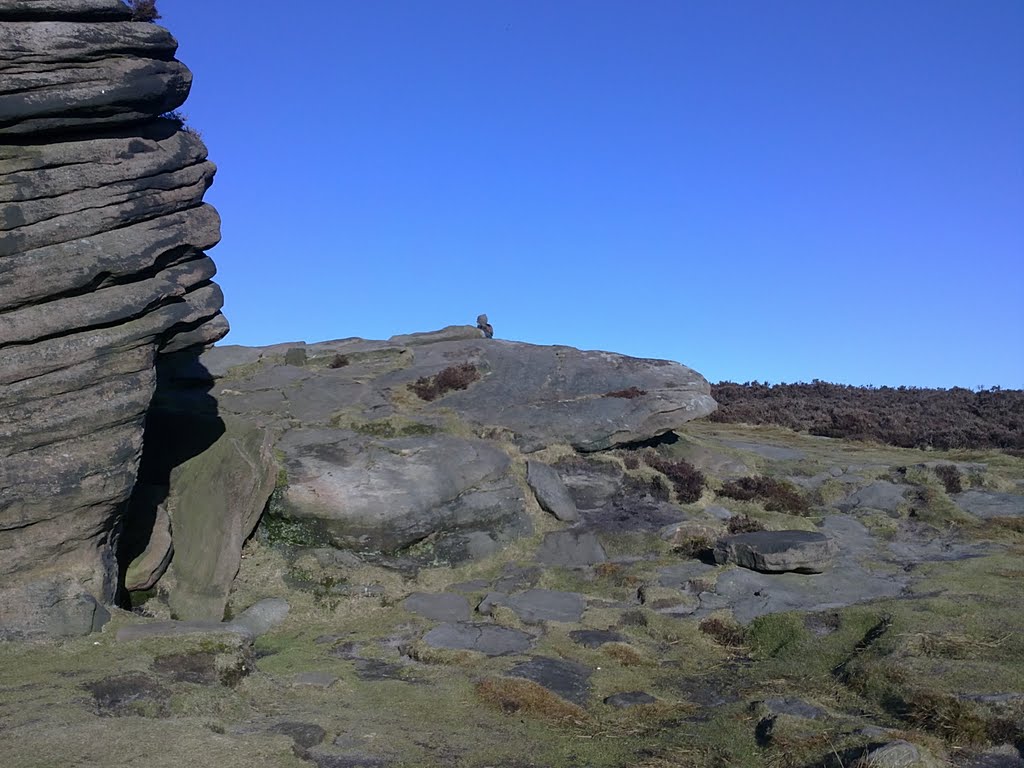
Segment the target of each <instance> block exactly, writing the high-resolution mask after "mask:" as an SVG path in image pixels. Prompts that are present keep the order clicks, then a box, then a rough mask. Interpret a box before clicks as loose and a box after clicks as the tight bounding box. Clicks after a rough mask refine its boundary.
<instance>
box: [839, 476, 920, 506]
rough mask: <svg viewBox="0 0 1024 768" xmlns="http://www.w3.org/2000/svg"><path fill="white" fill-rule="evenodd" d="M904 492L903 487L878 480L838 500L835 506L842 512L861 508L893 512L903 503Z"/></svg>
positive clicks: (905, 488)
mask: <svg viewBox="0 0 1024 768" xmlns="http://www.w3.org/2000/svg"><path fill="white" fill-rule="evenodd" d="M906 490H907V486H905V485H897V484H896V483H890V482H889V481H887V480H878V481H876V482H874V483H871V485H867V486H865V487H863V488H861V489H859V490H856V491H854V492H853V493H851V494H849V495H848V496H846V497H845V498H843V499H840V500H839V501H837V502H836V504H835V506H836V507H837V508H838V509H840V510H842V511H843V512H850V511H852V510H855V509H861V508H867V509H878V510H881V511H882V512H895V511H896V510H897V508H898V507H899V505H900V504H902V503H903V495H904V493H906Z"/></svg>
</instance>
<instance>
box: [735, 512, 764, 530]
mask: <svg viewBox="0 0 1024 768" xmlns="http://www.w3.org/2000/svg"><path fill="white" fill-rule="evenodd" d="M726 527H727V528H728V530H729V533H753V532H754V531H763V530H764V523H762V522H761V521H760V520H754V519H753V518H752V517H747V516H746V515H733V516H732V517H730V518H729V522H728V523H726Z"/></svg>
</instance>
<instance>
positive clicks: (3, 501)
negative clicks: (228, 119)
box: [0, 0, 227, 637]
mask: <svg viewBox="0 0 1024 768" xmlns="http://www.w3.org/2000/svg"><path fill="white" fill-rule="evenodd" d="M176 48H177V43H176V41H175V40H174V38H173V37H172V36H171V35H170V33H169V32H167V31H166V30H165V29H163V28H161V27H159V26H157V25H155V24H152V23H146V22H140V21H133V20H132V12H131V10H130V9H129V8H128V7H127V6H126V5H125V4H123V3H122V2H120V0H0V637H19V636H32V635H37V634H39V635H70V634H78V633H82V632H88V631H90V630H91V629H93V628H95V627H96V626H97V625H98V624H101V623H102V621H103V620H104V616H105V614H106V612H105V610H104V609H103V607H102V606H103V604H109V603H111V602H113V601H114V599H115V597H116V592H117V589H118V566H117V559H116V556H117V553H116V547H117V539H118V536H119V532H120V528H121V519H122V515H123V513H124V509H125V505H126V503H127V500H128V498H129V496H130V494H131V492H132V488H133V485H134V484H135V480H136V474H137V471H138V466H139V460H140V456H141V451H142V443H143V429H144V424H145V417H146V412H147V409H148V408H149V406H150V402H151V400H152V398H153V394H154V389H155V387H156V363H157V361H158V360H159V359H160V356H161V355H166V354H169V353H172V352H179V351H181V350H184V349H189V348H197V349H198V348H201V347H202V346H203V345H207V344H210V343H212V342H214V341H216V340H217V339H219V338H221V337H222V336H223V335H224V334H225V333H226V332H227V323H226V321H225V319H224V318H223V316H222V315H221V314H220V308H221V305H222V303H223V299H222V295H221V292H220V289H219V288H218V287H217V285H215V284H214V283H213V282H211V278H212V277H213V275H214V272H215V268H214V265H213V262H212V261H211V260H210V259H209V258H208V257H207V256H206V255H205V253H204V251H205V250H206V249H208V248H210V247H212V246H213V245H215V244H216V243H217V241H218V239H219V237H220V222H219V218H218V216H217V213H216V211H215V210H214V209H213V208H211V207H210V206H209V205H205V204H204V203H203V194H204V193H205V191H206V189H207V188H208V187H209V186H210V184H211V182H212V180H213V175H214V171H215V167H214V165H213V164H212V163H210V162H209V161H208V160H207V157H206V147H205V146H204V145H203V142H202V141H201V140H200V138H199V137H198V136H197V135H195V134H194V133H192V132H190V131H189V130H187V129H185V128H183V126H182V123H181V121H180V120H177V119H175V118H173V117H166V116H165V115H166V114H167V113H168V112H170V111H172V110H174V109H176V108H177V107H179V106H180V105H181V104H182V103H183V102H184V101H185V98H186V97H187V95H188V92H189V88H190V86H191V73H190V72H189V70H188V69H187V68H186V67H185V66H184V65H183V64H182V63H181V62H179V61H176V60H175V58H174V54H175V50H176Z"/></svg>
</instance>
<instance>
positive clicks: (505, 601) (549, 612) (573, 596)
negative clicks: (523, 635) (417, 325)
mask: <svg viewBox="0 0 1024 768" xmlns="http://www.w3.org/2000/svg"><path fill="white" fill-rule="evenodd" d="M498 606H504V607H507V608H509V609H511V610H512V612H513V613H515V615H516V616H517V617H518V618H519V620H520V621H522V622H524V623H526V624H540V623H541V622H543V621H562V622H576V621H579V620H580V618H581V617H582V616H583V611H584V610H586V607H587V601H586V599H585V598H584V597H583V595H580V594H578V593H576V592H559V591H557V590H552V589H528V590H526V591H525V592H520V593H519V594H515V595H503V594H500V593H497V592H492V593H490V594H488V595H487V596H486V597H485V598H484V599H483V601H482V602H481V603H480V605H479V607H478V608H477V610H478V611H479V612H480V613H483V614H485V615H489V614H490V613H492V612H493V610H494V608H495V607H498Z"/></svg>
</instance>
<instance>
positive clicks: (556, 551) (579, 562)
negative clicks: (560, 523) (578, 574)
mask: <svg viewBox="0 0 1024 768" xmlns="http://www.w3.org/2000/svg"><path fill="white" fill-rule="evenodd" d="M607 559H608V555H607V554H605V551H604V547H603V546H601V542H600V541H599V540H598V538H597V534H595V533H594V532H593V531H553V532H552V533H549V534H547V535H546V536H545V537H544V541H542V542H541V545H540V549H538V550H537V562H539V563H542V564H544V565H559V566H562V567H563V568H579V567H582V566H587V565H596V564H597V563H603V562H604V561H605V560H607Z"/></svg>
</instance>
